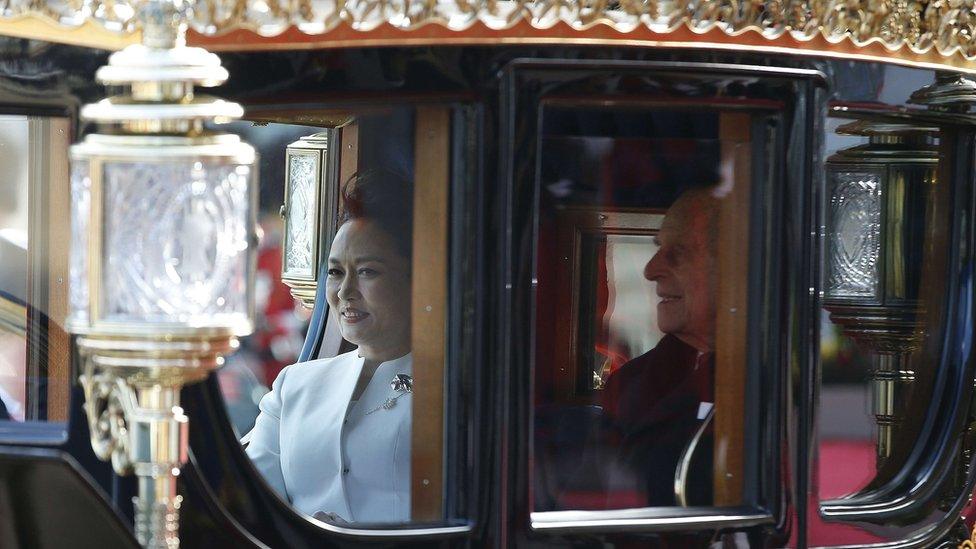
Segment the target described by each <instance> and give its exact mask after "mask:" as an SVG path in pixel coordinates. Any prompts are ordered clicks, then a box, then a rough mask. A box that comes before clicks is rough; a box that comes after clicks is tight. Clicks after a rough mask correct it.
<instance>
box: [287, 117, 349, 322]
mask: <svg viewBox="0 0 976 549" xmlns="http://www.w3.org/2000/svg"><path fill="white" fill-rule="evenodd" d="M340 138H341V131H340V130H339V129H338V128H333V129H328V130H325V131H323V132H319V133H316V134H315V135H309V136H305V137H302V138H301V139H299V140H298V141H295V142H294V143H292V144H290V145H288V147H287V148H286V149H285V203H284V204H283V205H282V206H281V216H282V217H283V218H284V220H285V238H284V250H283V252H282V261H281V281H282V282H284V283H285V284H286V285H287V286H288V287H289V288H291V294H292V297H294V298H295V299H298V300H300V301H301V303H302V305H304V306H305V307H308V308H309V309H311V308H312V307H313V306H314V304H315V293H316V289H317V288H318V264H319V257H320V255H321V254H322V253H324V252H325V250H324V249H323V246H324V244H323V243H328V242H332V236H333V234H334V233H335V224H334V217H335V216H334V215H332V214H333V213H334V212H336V211H337V210H338V206H339V185H338V178H339V151H340V148H341V147H340Z"/></svg>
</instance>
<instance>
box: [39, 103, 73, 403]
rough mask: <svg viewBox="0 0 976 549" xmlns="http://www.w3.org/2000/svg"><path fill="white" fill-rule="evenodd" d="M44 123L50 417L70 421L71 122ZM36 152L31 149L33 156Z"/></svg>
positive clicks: (60, 120) (53, 119)
mask: <svg viewBox="0 0 976 549" xmlns="http://www.w3.org/2000/svg"><path fill="white" fill-rule="evenodd" d="M48 122H49V124H45V127H43V130H42V131H43V134H44V135H45V139H44V142H45V144H46V145H47V146H46V147H45V148H44V150H42V151H40V154H41V158H42V159H43V161H46V162H47V185H48V189H49V192H48V210H49V214H48V216H47V219H49V220H50V233H49V235H48V257H47V259H48V287H49V289H48V310H47V314H48V332H47V345H48V354H47V375H48V384H47V419H48V420H49V421H67V420H68V406H69V397H70V394H71V383H72V380H71V337H70V336H69V335H68V333H67V332H66V331H65V329H64V319H65V318H66V317H67V316H68V251H69V242H70V240H71V216H70V215H69V211H70V207H71V188H70V186H71V182H70V173H69V169H68V146H69V145H70V144H71V123H70V120H68V119H67V118H51V119H48ZM33 154H34V152H33V151H32V152H31V155H32V156H33Z"/></svg>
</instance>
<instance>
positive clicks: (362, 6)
mask: <svg viewBox="0 0 976 549" xmlns="http://www.w3.org/2000/svg"><path fill="white" fill-rule="evenodd" d="M140 1H141V0H91V2H81V1H80V0H64V1H62V2H46V3H45V2H23V3H14V2H10V1H9V0H0V33H3V32H4V31H3V29H2V24H3V23H5V22H9V21H13V20H17V19H23V18H24V17H38V18H41V19H44V20H46V21H52V22H55V23H57V24H59V25H61V26H64V27H68V28H77V27H79V26H81V25H83V24H90V23H91V21H94V22H95V23H97V24H99V25H100V26H102V27H104V28H105V29H108V30H109V31H114V32H117V33H131V32H133V31H135V30H136V26H137V23H136V14H137V12H138V7H139V4H140ZM973 4H974V3H973V1H972V0H198V1H197V2H196V3H195V5H194V9H193V11H192V15H191V16H190V27H191V28H192V29H193V30H194V31H195V32H197V33H199V34H201V35H204V36H215V35H219V34H223V33H227V32H230V31H233V30H238V29H244V30H251V31H254V32H256V33H258V34H259V35H262V36H275V35H278V34H280V33H283V32H285V31H287V30H288V29H289V28H291V27H296V28H298V29H299V30H300V31H301V32H303V33H305V34H310V35H317V34H325V33H327V32H329V31H332V30H335V29H336V28H338V27H340V26H347V27H348V28H351V29H352V30H354V31H371V30H374V29H376V28H378V27H380V26H381V25H388V26H392V27H393V28H397V29H401V30H413V29H416V28H419V27H421V26H424V25H427V24H431V23H436V24H438V25H441V26H443V27H446V28H447V29H449V30H451V31H465V30H467V29H469V28H471V27H472V26H473V25H476V24H482V25H485V26H487V27H488V28H490V29H496V30H504V29H508V28H511V27H513V26H515V25H517V24H520V23H524V22H527V23H528V24H530V25H532V26H533V27H534V28H537V29H549V28H551V27H553V26H555V25H557V24H564V25H568V26H569V27H570V28H572V29H574V30H576V31H586V30H587V29H590V28H591V27H593V26H594V25H606V26H609V27H611V28H613V29H614V30H616V31H619V32H621V33H624V34H626V33H627V32H630V31H633V30H634V29H636V28H638V27H640V26H643V27H645V28H646V29H648V30H651V31H653V32H654V33H657V34H661V35H667V34H670V33H674V32H677V31H682V30H683V31H685V32H687V31H689V30H690V31H692V32H695V33H706V32H711V31H716V30H717V31H718V32H723V33H725V34H727V35H729V36H738V35H741V34H743V33H747V32H751V33H759V34H761V35H762V36H763V37H764V38H767V39H770V40H776V39H778V38H780V37H786V38H789V39H790V40H792V41H800V42H809V41H811V40H814V39H817V38H819V39H824V40H826V41H828V42H830V43H832V44H839V43H841V42H849V43H852V44H853V45H854V46H856V47H859V48H860V47H866V46H869V45H872V44H881V45H882V46H884V48H885V49H886V50H887V51H889V52H892V53H895V52H899V51H905V52H906V53H910V54H912V55H920V56H924V55H932V54H937V55H939V56H941V57H953V58H956V57H958V58H962V59H963V60H965V61H967V62H969V61H976V8H974V5H973ZM621 38H625V37H624V36H622V37H621Z"/></svg>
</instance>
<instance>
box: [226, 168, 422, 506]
mask: <svg viewBox="0 0 976 549" xmlns="http://www.w3.org/2000/svg"><path fill="white" fill-rule="evenodd" d="M343 197H344V208H343V209H344V213H343V217H342V224H341V226H340V228H339V230H338V232H337V233H336V237H335V240H334V241H333V242H332V248H331V251H330V253H329V258H328V262H329V271H328V279H327V281H326V284H325V291H326V296H327V300H328V303H329V309H330V313H331V314H332V315H334V320H335V321H337V322H338V324H339V330H340V332H341V333H342V337H343V338H344V339H346V340H347V341H349V342H350V343H353V344H355V345H357V346H358V348H357V349H356V350H354V351H350V352H348V353H345V354H342V355H339V356H336V357H333V358H326V359H320V360H313V361H310V362H303V363H298V364H293V365H291V366H288V367H287V368H285V369H284V370H282V371H281V373H280V374H279V375H278V377H277V379H275V381H274V383H273V385H272V389H271V392H270V393H268V394H267V395H265V397H264V398H263V399H262V400H261V404H260V410H261V412H260V415H259V416H258V418H257V420H256V421H255V425H254V429H253V430H251V432H250V433H248V434H247V435H246V436H245V437H244V440H243V442H245V443H247V449H246V451H247V453H248V455H249V456H250V457H251V459H252V461H253V462H254V464H255V466H257V468H258V470H260V471H261V472H262V473H263V474H264V477H265V479H266V480H267V481H268V483H269V484H271V486H273V487H274V488H275V490H277V491H278V493H279V494H281V495H282V496H283V497H284V498H286V499H287V500H288V501H290V502H291V503H292V505H293V506H294V507H296V508H297V509H298V510H299V511H301V512H303V513H306V514H308V515H313V516H316V517H318V518H325V519H328V520H332V521H335V522H405V521H409V520H410V426H411V390H412V377H411V376H412V371H411V357H410V268H411V263H410V255H411V253H410V252H411V249H410V246H411V230H412V218H411V213H412V212H410V211H409V210H410V205H411V204H412V200H410V198H409V197H410V184H409V183H407V182H404V181H402V180H401V179H400V178H398V177H396V176H395V175H394V174H392V173H390V172H383V171H370V172H366V173H364V174H361V175H359V176H357V177H356V178H355V179H353V180H352V181H350V182H349V183H347V184H346V186H345V189H344V192H343Z"/></svg>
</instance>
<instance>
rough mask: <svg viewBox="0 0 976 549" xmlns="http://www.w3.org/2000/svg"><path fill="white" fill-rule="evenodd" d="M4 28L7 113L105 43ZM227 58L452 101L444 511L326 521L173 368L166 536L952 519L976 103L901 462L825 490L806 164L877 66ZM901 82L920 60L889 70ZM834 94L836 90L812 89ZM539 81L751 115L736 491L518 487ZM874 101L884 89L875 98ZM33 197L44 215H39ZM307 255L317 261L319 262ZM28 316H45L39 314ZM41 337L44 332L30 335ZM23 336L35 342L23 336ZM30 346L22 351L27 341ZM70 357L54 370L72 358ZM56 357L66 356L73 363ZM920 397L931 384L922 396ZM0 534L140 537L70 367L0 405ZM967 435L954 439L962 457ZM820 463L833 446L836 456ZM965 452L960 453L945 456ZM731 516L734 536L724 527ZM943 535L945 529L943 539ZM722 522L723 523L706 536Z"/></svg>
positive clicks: (382, 96)
mask: <svg viewBox="0 0 976 549" xmlns="http://www.w3.org/2000/svg"><path fill="white" fill-rule="evenodd" d="M34 45H36V44H34V43H32V42H27V41H20V40H16V39H9V40H7V41H6V46H7V49H8V50H10V51H13V50H16V49H17V48H21V52H22V53H20V54H18V55H17V57H16V61H15V62H9V63H5V64H3V65H2V72H3V74H2V82H3V84H4V85H3V88H4V90H5V91H4V93H3V97H2V104H0V105H2V106H0V110H2V113H3V114H26V115H29V116H52V115H53V116H61V117H68V118H70V120H71V121H72V123H71V127H72V131H73V132H75V135H79V134H80V133H81V132H82V131H83V129H82V128H81V127H80V126H79V124H78V122H77V113H78V110H77V109H78V106H79V105H80V104H82V103H86V102H91V101H92V100H93V99H95V98H96V97H98V96H99V95H100V93H101V91H100V88H99V87H98V86H97V85H96V84H95V82H94V81H93V74H94V69H95V68H96V67H97V66H99V65H101V64H103V62H104V60H105V55H104V54H103V53H100V52H97V51H93V50H85V49H81V48H75V47H70V46H58V45H49V46H45V47H42V48H35V47H33V46H34ZM222 57H223V62H224V65H225V66H226V67H227V68H228V69H229V71H230V73H231V75H232V76H231V80H230V82H229V83H228V84H227V85H225V86H223V87H222V88H218V89H217V93H218V94H219V95H222V96H224V97H226V98H229V99H233V100H236V101H238V102H240V103H241V104H242V105H244V107H245V109H246V110H248V111H250V110H252V109H254V110H260V111H261V112H262V113H264V114H268V113H270V114H269V116H275V115H274V113H276V112H278V113H282V114H280V120H287V119H288V117H289V116H293V115H291V114H285V113H296V112H302V111H309V112H311V111H315V112H329V111H351V112H371V111H375V110H382V109H385V108H388V107H389V106H390V105H395V106H398V107H410V108H416V107H425V106H431V105H436V106H439V107H445V108H447V109H448V111H449V113H450V126H451V128H452V130H453V131H452V132H451V140H450V154H451V159H450V160H451V170H452V172H451V185H450V201H449V209H450V214H451V215H450V217H449V219H450V232H449V234H450V244H449V264H450V266H451V270H450V278H449V281H448V284H449V295H450V300H449V304H448V306H449V316H450V317H451V318H452V319H454V320H452V322H451V323H450V325H449V327H448V334H447V341H448V348H447V357H448V364H449V367H450V368H454V371H453V372H452V373H451V374H450V375H449V377H448V379H447V387H448V392H449V394H455V395H463V397H458V398H451V399H449V400H448V402H447V404H446V407H447V410H448V413H449V414H451V417H455V418H459V420H460V421H459V424H458V425H453V426H452V428H451V429H450V432H449V434H448V440H449V444H448V446H449V448H450V450H449V452H452V453H450V454H449V459H448V462H449V463H450V464H451V465H450V466H449V468H448V470H447V471H446V476H445V486H446V492H447V496H448V497H447V498H446V511H447V516H449V517H453V518H451V519H449V520H445V521H442V522H438V523H431V524H413V525H409V526H403V527H397V528H388V529H367V528H353V527H348V526H322V525H321V524H319V523H316V522H312V521H310V520H308V519H307V518H306V517H304V516H302V515H300V514H299V513H297V512H295V511H294V510H293V509H291V508H290V507H289V506H288V505H287V504H286V503H285V502H283V501H282V500H281V499H280V498H279V497H277V496H276V495H275V494H274V493H273V492H272V491H271V489H270V488H269V487H268V485H267V484H266V483H265V482H264V481H263V480H262V479H261V478H260V475H259V474H258V473H257V472H256V470H255V469H254V467H253V466H252V465H251V463H250V460H249V459H248V457H247V456H246V454H245V453H244V452H243V450H242V449H241V448H240V445H239V444H238V435H237V434H236V433H235V431H234V430H233V428H232V426H231V423H230V420H229V419H228V416H227V413H226V411H225V408H224V402H223V397H222V395H221V391H220V387H219V386H218V383H217V381H216V379H215V378H214V377H213V376H212V377H211V378H210V379H208V380H207V381H205V382H203V383H200V384H197V385H193V386H190V387H187V388H185V389H184V391H183V397H182V400H183V406H184V408H185V410H186V412H187V414H188V416H189V417H190V418H191V424H190V441H189V447H190V456H189V463H188V464H187V465H186V466H185V468H184V469H183V472H182V474H181V476H180V493H181V494H182V495H183V497H184V501H183V506H182V525H181V531H180V537H181V540H182V544H183V546H184V547H261V546H268V547H295V548H299V547H333V546H336V547H359V546H370V547H374V546H384V547H387V546H389V547H434V546H439V547H569V546H581V547H589V546H593V547H596V546H601V547H710V546H715V545H711V544H715V543H726V544H735V543H738V544H743V543H744V544H745V545H733V546H736V547H741V546H748V547H780V546H793V547H806V546H809V545H812V544H816V543H817V541H816V540H810V538H809V535H808V533H809V531H810V530H811V528H822V529H823V528H825V529H827V530H831V531H834V532H836V536H835V537H834V538H832V539H834V540H835V542H836V543H832V544H831V545H857V544H858V543H860V541H858V540H860V539H861V538H859V537H857V536H854V535H852V537H851V538H850V541H849V542H845V541H844V539H845V535H846V532H848V531H853V530H858V531H861V530H864V531H870V532H872V533H873V534H874V535H875V536H877V537H876V539H877V540H878V543H882V544H883V545H880V546H884V547H935V546H950V545H953V546H954V544H955V543H958V539H959V536H960V528H961V525H962V524H963V523H962V522H961V519H960V516H961V514H962V512H963V507H964V506H965V505H967V503H968V499H969V494H971V493H972V491H973V478H976V477H974V476H973V475H972V474H969V470H970V469H969V463H963V461H962V460H963V450H964V446H965V447H966V448H968V445H969V444H971V441H970V440H969V437H970V434H969V425H970V421H971V419H970V407H971V404H970V402H971V399H972V386H973V383H972V380H973V374H974V372H973V365H972V361H971V356H970V355H971V345H970V340H971V336H972V331H973V319H972V302H973V298H974V295H973V288H972V264H973V263H972V261H973V256H972V254H973V245H974V240H973V239H974V232H973V228H974V226H973V223H974V219H976V202H974V201H973V181H974V177H976V174H974V173H973V171H974V165H976V164H974V154H976V150H974V145H976V136H974V128H976V126H974V125H970V124H968V120H961V119H957V120H956V121H953V120H950V119H948V118H945V117H944V118H938V117H936V118H937V120H934V121H933V122H932V123H937V124H940V128H942V130H943V132H944V133H943V135H944V136H945V137H943V140H942V146H943V147H948V148H944V149H943V151H950V148H951V151H950V152H946V153H945V154H952V155H953V161H952V162H951V163H946V164H945V165H943V166H941V167H940V169H941V170H942V172H940V173H941V174H942V176H943V178H944V179H945V180H946V181H950V182H951V185H952V197H953V198H952V208H951V210H950V211H949V212H948V215H950V216H951V223H950V227H951V229H950V232H951V237H950V242H951V245H949V246H948V249H949V250H951V251H950V252H949V256H950V257H949V258H948V268H947V277H946V280H945V281H944V285H945V291H946V293H947V295H948V296H950V297H949V305H948V306H947V307H946V309H945V310H944V311H942V315H943V321H944V326H945V333H944V335H943V341H942V346H943V349H944V353H943V355H942V358H941V361H942V362H941V364H940V367H939V370H938V374H937V375H936V379H935V380H934V381H933V382H932V383H933V387H934V389H933V391H934V392H933V394H932V396H931V398H930V399H929V401H928V403H926V405H924V406H923V405H919V406H918V408H917V409H915V410H913V411H912V413H914V414H918V415H920V416H924V417H925V418H926V420H925V421H924V422H923V423H924V425H923V426H922V427H921V429H920V431H919V435H918V438H917V440H918V442H917V444H916V445H915V446H914V447H913V448H914V449H913V453H912V455H911V457H910V458H909V459H907V460H906V461H905V463H906V464H905V465H904V467H903V468H901V470H900V472H899V473H898V475H896V476H895V477H894V479H893V480H892V481H891V482H888V483H886V484H884V485H883V486H881V487H880V488H879V489H876V490H874V491H870V492H865V493H862V494H861V495H859V496H857V497H855V498H854V499H851V500H849V501H848V502H847V503H846V504H845V503H842V504H837V505H833V506H832V507H831V506H827V507H823V508H822V507H821V503H820V502H819V501H818V496H817V492H816V489H815V488H816V487H815V480H814V479H815V472H816V470H817V467H818V453H817V447H816V425H817V421H818V420H817V410H818V408H817V401H818V390H819V379H820V375H821V373H820V371H819V366H818V364H819V362H818V359H819V353H820V350H819V347H818V344H817V343H816V342H817V341H818V340H819V339H818V338H819V331H820V329H821V328H820V313H819V311H820V305H821V299H822V296H821V294H820V291H819V289H820V288H822V280H821V277H822V268H823V264H822V262H821V261H822V257H823V256H822V246H823V238H824V236H823V233H822V220H823V216H824V212H823V210H822V208H823V202H822V201H823V199H824V196H823V193H824V190H823V189H824V187H823V185H824V177H825V176H824V170H823V167H822V165H823V164H822V163H823V160H824V158H823V150H824V149H823V147H824V144H823V142H822V135H823V132H824V127H823V125H824V124H825V120H826V116H827V114H828V110H829V109H830V108H831V106H832V105H834V104H836V103H837V102H845V103H847V104H855V103H858V102H869V101H874V100H876V99H877V93H878V88H879V87H880V86H879V82H881V81H882V79H883V77H884V67H882V66H879V65H875V64H869V63H855V62H846V61H824V60H818V59H813V58H801V57H787V56H770V55H765V54H763V55H760V54H750V53H748V52H742V53H718V52H714V51H693V50H658V49H640V48H625V47H614V48H607V47H572V48H570V47H556V46H546V47H543V46H539V47H515V46H467V47H459V46H422V47H384V48H362V49H355V48H349V49H333V50H313V51H295V52H281V53H235V54H225V55H223V56H222ZM906 74H907V75H908V76H907V77H906V78H910V79H913V80H912V83H911V84H910V85H909V86H910V87H911V86H914V88H918V87H921V86H923V85H925V84H927V83H928V81H926V79H927V78H929V77H930V75H931V73H930V72H925V71H907V72H906ZM832 102H833V103H832ZM548 105H557V106H559V105H563V106H565V105H570V106H573V105H583V106H586V105H604V106H606V105H614V106H622V107H624V108H630V109H637V110H639V109H658V110H665V111H666V110H668V109H679V110H680V109H688V108H691V109H704V110H708V109H713V110H716V112H718V111H721V112H738V113H744V114H745V115H746V116H747V118H748V120H749V121H750V122H749V123H750V124H751V128H752V135H753V138H752V139H751V141H750V143H752V146H753V152H752V155H753V165H754V166H755V169H754V171H753V181H754V182H755V186H754V189H753V191H752V195H751V204H752V207H753V208H754V210H753V217H752V222H751V225H750V229H749V230H750V233H749V234H750V240H751V241H752V242H754V243H757V245H756V246H753V247H752V248H751V249H752V252H751V255H750V256H749V258H748V265H749V266H750V271H749V272H750V280H749V282H748V283H749V287H750V288H751V290H750V293H749V295H750V299H751V302H750V308H751V310H753V311H761V312H762V314H755V315H753V316H752V317H751V318H750V321H749V326H748V330H749V342H750V343H749V353H748V357H747V359H746V360H747V362H748V363H749V364H750V365H751V366H750V367H751V368H754V371H756V372H759V374H758V375H757V376H755V377H753V378H751V381H750V383H753V384H754V386H753V387H752V391H753V393H752V394H755V395H758V398H756V399H754V400H752V401H751V402H749V403H748V407H749V412H748V414H749V421H750V429H751V430H752V431H751V432H752V433H754V435H755V437H756V439H755V440H754V444H753V446H752V450H750V452H751V453H749V454H748V458H747V459H748V462H749V463H750V464H751V465H750V469H749V470H750V471H751V472H750V473H749V474H748V475H747V477H746V478H747V483H746V484H747V487H746V490H745V493H744V496H743V502H742V504H741V505H735V506H730V507H721V508H705V509H702V508H691V509H688V510H687V511H684V512H681V513H676V512H674V511H673V510H670V511H668V512H657V511H655V510H654V509H649V510H644V511H643V512H641V513H637V514H636V515H635V514H631V515H626V514H621V513H615V512H613V511H600V512H578V513H575V514H574V513H573V512H571V511H537V510H536V509H537V507H536V506H535V504H534V502H533V499H532V495H530V494H531V493H532V491H533V490H534V488H532V483H533V480H532V477H531V475H532V474H533V473H532V471H531V469H532V467H533V458H532V456H531V455H530V452H531V448H532V445H533V436H534V425H535V422H537V421H538V417H537V411H536V410H535V409H534V408H533V398H534V396H533V393H532V387H533V383H534V381H533V379H534V378H533V375H534V374H533V372H534V367H535V364H534V360H535V359H534V355H533V345H534V341H535V339H534V338H535V330H536V324H535V323H536V320H535V319H536V315H537V313H538V311H536V309H535V307H536V305H535V304H536V303H537V301H536V291H537V285H536V279H535V277H536V275H537V273H536V269H537V265H536V256H537V254H538V253H539V250H537V249H536V246H537V242H538V241H537V237H538V234H537V231H538V230H539V207H540V206H539V203H540V182H539V166H540V162H541V161H540V155H541V154H542V153H541V146H542V138H541V136H542V135H543V133H544V131H545V129H544V128H543V116H542V110H543V108H544V107H545V106H548ZM872 112H873V113H874V114H872V115H871V116H876V117H879V118H880V119H882V120H886V118H885V117H889V118H891V117H895V116H897V113H894V111H884V109H875V110H874V111H872ZM42 220H43V217H42ZM319 267H320V268H324V262H320V265H319ZM328 318H329V317H328V311H327V304H326V303H325V302H324V299H323V296H322V295H320V296H319V299H318V301H317V302H316V306H315V309H314V311H313V313H312V318H311V323H310V326H309V329H308V335H307V338H306V340H305V345H304V349H303V351H302V356H301V360H308V359H313V358H318V357H325V356H333V355H335V354H337V353H338V352H339V351H340V346H341V339H340V338H338V337H336V334H335V331H334V330H335V328H334V327H331V328H330V326H329V322H328ZM38 322H39V323H40V325H42V329H41V331H40V332H39V333H41V334H48V333H50V332H52V331H54V330H58V329H59V328H58V325H59V323H60V319H49V318H42V319H39V320H38ZM40 337H45V335H42V336H40ZM40 347H41V348H42V349H43V348H45V346H44V345H41V346H40ZM43 360H44V357H43V356H41V362H42V363H43ZM77 360H78V359H77V357H74V358H73V359H72V371H73V372H77V371H78V364H77ZM74 377H75V374H72V378H74ZM932 403H938V405H937V406H936V405H932ZM0 443H2V444H3V446H0V509H3V511H2V512H0V545H3V546H4V547H7V546H10V547H16V546H21V547H66V546H71V547H87V546H91V547H96V546H97V547H109V546H111V547H124V546H136V545H137V544H136V542H135V538H134V537H133V536H132V534H131V520H132V516H131V513H132V511H131V504H130V502H131V498H132V496H133V495H134V493H135V487H134V481H133V480H132V479H131V478H128V477H119V476H117V475H115V474H114V473H113V472H112V471H111V466H110V465H109V464H107V463H104V462H101V461H99V460H97V459H96V458H95V457H94V455H93V453H92V450H91V447H90V443H89V436H88V427H87V422H86V420H85V418H84V411H83V397H82V394H81V390H80V389H79V388H77V386H74V387H73V388H72V390H71V399H70V415H69V417H68V420H67V421H66V422H64V423H58V424H45V423H27V424H3V425H0ZM970 455H971V454H967V455H966V456H965V457H966V458H969V457H970ZM833 466H836V465H833ZM961 471H964V472H961ZM735 540H737V541H735ZM940 544H941V545H940ZM721 546H730V545H721Z"/></svg>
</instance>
